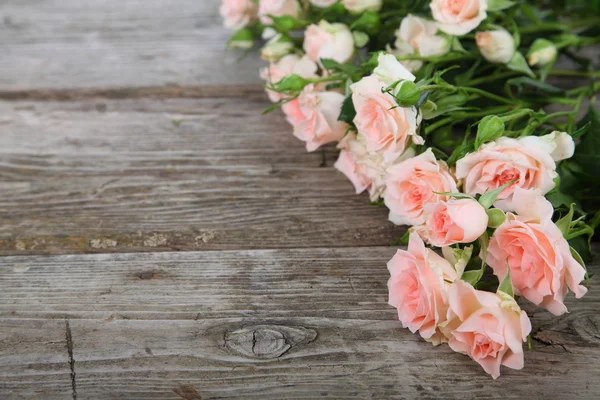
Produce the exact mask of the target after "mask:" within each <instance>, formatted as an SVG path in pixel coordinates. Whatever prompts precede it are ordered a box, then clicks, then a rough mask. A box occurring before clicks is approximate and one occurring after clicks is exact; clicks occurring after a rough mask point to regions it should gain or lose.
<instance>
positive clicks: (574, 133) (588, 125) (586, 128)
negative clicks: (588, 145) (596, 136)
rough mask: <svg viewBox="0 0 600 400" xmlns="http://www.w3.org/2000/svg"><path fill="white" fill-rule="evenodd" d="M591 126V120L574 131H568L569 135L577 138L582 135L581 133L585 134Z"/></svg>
mask: <svg viewBox="0 0 600 400" xmlns="http://www.w3.org/2000/svg"><path fill="white" fill-rule="evenodd" d="M591 127H592V122H591V121H588V122H587V123H586V124H585V125H583V126H582V127H581V128H579V129H577V130H576V131H575V132H573V133H570V135H571V137H573V139H577V138H580V137H582V136H583V135H585V134H586V133H587V131H589V130H590V128H591Z"/></svg>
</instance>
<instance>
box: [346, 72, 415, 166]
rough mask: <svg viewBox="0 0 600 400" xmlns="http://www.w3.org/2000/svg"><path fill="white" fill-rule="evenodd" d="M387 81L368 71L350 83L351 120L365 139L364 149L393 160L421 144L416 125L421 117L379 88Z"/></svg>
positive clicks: (412, 108) (411, 108)
mask: <svg viewBox="0 0 600 400" xmlns="http://www.w3.org/2000/svg"><path fill="white" fill-rule="evenodd" d="M388 86H389V84H388V83H386V82H382V81H381V80H380V79H379V78H378V77H377V76H375V75H371V76H368V77H366V78H363V79H361V80H360V81H359V82H357V83H355V84H353V85H352V86H351V88H352V102H353V103H354V108H355V109H356V117H354V124H355V125H356V127H357V129H358V132H359V134H360V135H362V136H364V137H365V139H366V145H367V150H368V151H370V152H378V153H381V154H382V155H383V157H384V158H385V160H386V161H388V162H392V161H394V160H395V159H396V158H398V157H399V156H401V155H402V153H404V151H405V150H406V149H407V148H408V147H409V146H410V145H411V143H415V144H423V143H424V142H423V139H422V138H421V137H420V136H419V135H418V132H417V127H418V125H419V123H420V122H421V117H420V116H419V113H418V111H417V109H416V108H414V107H410V108H405V107H398V105H397V104H396V100H395V99H394V98H393V97H392V96H391V95H390V94H388V93H382V91H381V89H382V88H386V87H388Z"/></svg>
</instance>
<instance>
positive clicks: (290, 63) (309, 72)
mask: <svg viewBox="0 0 600 400" xmlns="http://www.w3.org/2000/svg"><path fill="white" fill-rule="evenodd" d="M317 69H318V67H317V64H315V63H314V62H312V61H311V60H309V59H308V57H306V56H304V57H300V56H298V55H296V54H290V55H287V56H284V57H283V58H281V60H279V61H278V62H275V63H271V65H270V66H269V67H265V68H263V69H261V71H260V77H261V78H262V79H264V80H265V81H266V82H267V85H269V86H272V85H274V84H275V83H277V82H279V81H280V80H282V79H283V78H285V77H286V76H288V75H292V74H296V75H300V76H301V77H303V78H317V77H318V76H317ZM267 95H268V96H269V99H270V100H271V101H272V102H273V103H277V102H278V101H280V100H282V99H284V98H285V97H286V96H285V95H284V94H283V93H278V92H274V91H272V90H269V89H267Z"/></svg>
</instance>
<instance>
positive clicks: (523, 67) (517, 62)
mask: <svg viewBox="0 0 600 400" xmlns="http://www.w3.org/2000/svg"><path fill="white" fill-rule="evenodd" d="M506 66H507V67H508V69H510V70H512V71H516V72H522V73H524V74H525V75H528V76H530V77H531V78H535V74H534V73H533V71H532V70H531V68H529V64H527V60H526V59H525V56H523V54H521V53H519V52H518V51H517V52H515V55H514V56H513V58H512V59H511V60H510V61H509V63H508V64H506Z"/></svg>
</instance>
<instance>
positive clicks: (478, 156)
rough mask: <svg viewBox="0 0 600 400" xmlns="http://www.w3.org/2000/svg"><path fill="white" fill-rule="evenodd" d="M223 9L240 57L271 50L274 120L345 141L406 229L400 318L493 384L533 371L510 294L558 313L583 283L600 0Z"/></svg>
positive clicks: (398, 289)
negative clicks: (256, 46) (588, 49)
mask: <svg viewBox="0 0 600 400" xmlns="http://www.w3.org/2000/svg"><path fill="white" fill-rule="evenodd" d="M221 14H222V16H223V17H224V20H225V25H226V26H227V27H229V28H232V29H234V30H235V33H234V34H233V36H232V37H231V39H230V41H229V45H230V46H231V47H233V48H243V49H250V48H251V47H252V46H253V43H254V42H255V40H257V39H259V38H262V39H263V40H264V41H266V42H265V44H264V46H263V47H262V49H261V50H260V52H261V56H262V58H264V59H265V60H266V61H268V62H269V65H268V66H267V67H265V68H264V69H263V70H261V71H260V75H261V77H262V78H263V79H264V80H265V82H266V90H267V94H268V96H269V98H270V99H271V100H272V101H273V102H274V103H275V104H274V106H273V107H272V108H270V109H269V110H268V111H271V110H274V109H276V108H279V107H280V108H281V109H282V110H283V112H284V113H285V115H286V117H287V120H288V121H289V123H290V124H291V125H292V127H293V133H294V135H295V136H296V137H297V138H298V139H300V140H302V141H304V142H305V143H306V148H307V150H308V151H314V150H316V149H318V148H319V147H320V146H322V145H325V144H328V143H333V142H337V143H338V144H337V146H338V148H339V149H340V154H339V158H338V160H337V162H336V164H335V167H336V168H337V169H338V170H339V171H341V172H342V173H343V174H344V175H346V177H347V178H348V179H349V180H350V181H351V182H352V184H353V185H354V188H355V189H356V193H361V192H364V191H367V192H368V193H369V196H370V200H371V202H373V203H375V204H379V205H381V206H385V207H387V208H388V209H389V219H390V221H392V222H393V223H395V224H398V225H408V226H410V229H409V230H408V232H407V235H406V236H405V237H403V238H402V239H400V240H399V243H402V244H407V245H408V248H407V250H398V251H397V253H396V255H395V256H394V257H393V258H392V260H390V262H389V263H388V269H389V271H390V274H391V278H390V280H389V282H388V287H389V303H390V304H391V305H392V306H393V307H395V308H396V309H397V310H398V317H399V320H400V321H401V323H402V325H403V326H404V327H406V328H409V329H410V330H411V331H412V332H413V333H416V332H418V333H419V334H420V335H421V336H422V337H423V338H424V339H425V340H427V341H430V342H432V343H433V344H434V345H438V344H441V343H448V344H449V346H450V347H451V348H452V349H453V350H455V351H457V352H460V353H464V354H467V355H468V356H470V357H471V358H472V359H473V360H475V361H476V362H478V363H479V364H481V366H482V367H483V368H484V370H485V371H486V372H487V373H489V374H491V375H492V377H494V378H497V377H498V376H499V375H500V366H501V365H504V366H506V367H509V368H513V369H520V368H522V367H523V363H524V361H523V342H526V341H527V337H528V335H529V333H530V331H531V324H530V321H529V318H528V317H527V314H526V313H525V312H524V311H522V310H521V309H520V307H519V305H518V304H517V302H516V301H515V297H516V296H521V297H523V298H524V299H526V300H529V301H530V302H532V303H534V304H536V305H537V306H540V307H544V308H546V309H547V310H548V311H550V312H551V313H553V314H555V315H561V314H563V313H565V312H567V308H566V307H565V305H564V302H563V301H564V299H565V296H567V295H568V293H569V292H573V294H574V295H575V296H576V297H578V298H579V297H581V296H583V295H584V294H585V293H586V291H587V289H586V287H585V286H583V285H582V283H583V282H584V280H585V279H586V277H587V274H586V270H585V264H584V261H585V260H586V259H589V258H590V256H591V252H590V247H589V244H590V240H591V238H592V236H593V234H594V231H595V229H596V227H597V226H598V225H599V224H600V213H599V212H598V204H597V202H596V201H595V200H596V199H597V198H598V196H600V186H599V184H598V181H597V176H599V175H600V170H599V168H600V113H599V112H598V110H597V109H596V108H595V106H594V104H593V100H594V97H595V94H596V92H597V91H598V89H599V88H600V73H598V72H595V71H594V69H593V68H594V66H593V62H592V61H591V60H589V59H587V58H585V57H584V56H582V55H581V54H580V52H579V51H578V50H579V49H581V48H582V47H585V46H590V45H594V44H596V43H598V42H600V29H599V23H600V17H598V15H600V1H598V0H592V1H589V0H575V1H566V0H554V1H549V0H547V1H544V0H538V1H518V0H431V1H430V0H310V1H309V0H259V1H256V0H223V1H222V5H221ZM589 16H592V18H590V17H589ZM594 16H595V17H594ZM559 65H566V67H564V66H563V67H561V68H559V67H558V66H559ZM574 86H578V87H574ZM588 102H589V103H590V105H589V107H588V111H587V113H585V115H584V116H583V117H582V118H580V116H581V115H582V114H584V112H583V111H584V109H583V108H584V106H585V105H586V104H587V103H588ZM557 106H558V107H560V108H559V109H558V110H557V109H556V107H557ZM552 107H554V112H551V111H550V109H551V108H552ZM576 142H577V143H578V144H577V145H576ZM428 246H429V247H428Z"/></svg>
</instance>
